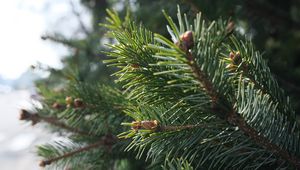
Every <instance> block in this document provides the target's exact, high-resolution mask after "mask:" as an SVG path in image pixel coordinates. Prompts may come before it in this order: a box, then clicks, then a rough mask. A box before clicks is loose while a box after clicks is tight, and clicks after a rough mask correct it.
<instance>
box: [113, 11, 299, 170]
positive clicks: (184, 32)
mask: <svg viewBox="0 0 300 170" xmlns="http://www.w3.org/2000/svg"><path fill="white" fill-rule="evenodd" d="M165 15H166V14H165ZM185 17H186V16H185ZM200 17H201V15H200V14H197V17H196V19H195V20H194V26H192V25H190V24H189V23H188V20H187V19H186V18H185V19H182V18H181V14H180V12H179V13H178V21H179V28H178V27H177V26H176V24H175V23H174V22H173V20H172V19H171V18H170V17H169V16H167V15H166V18H167V20H168V22H169V25H170V26H167V29H168V32H169V33H170V35H171V37H172V40H173V42H171V41H170V40H168V39H167V38H165V37H163V36H161V35H158V34H154V42H153V41H151V40H150V41H149V42H148V45H147V44H146V46H145V44H144V43H145V42H144V41H143V42H142V43H141V40H143V37H145V36H146V35H145V33H144V32H142V31H140V30H139V29H136V28H137V27H134V26H133V27H131V28H128V29H126V33H124V32H122V30H120V29H118V30H113V31H112V32H113V34H114V36H115V38H116V39H117V41H118V42H119V44H117V45H114V46H111V47H112V49H114V50H115V51H113V52H111V53H110V55H111V56H112V57H116V58H115V59H112V60H110V61H109V62H110V63H112V64H111V65H115V66H120V67H121V68H122V70H120V71H119V72H118V73H116V74H115V75H117V76H119V81H120V82H123V83H125V85H124V87H126V88H127V90H126V91H128V92H129V93H130V94H131V95H132V96H134V97H133V99H138V100H139V101H144V102H145V103H147V104H150V106H149V110H147V109H136V110H133V111H134V112H136V113H129V115H130V116H132V117H133V118H134V119H135V120H144V121H145V120H162V122H164V124H168V123H166V122H170V121H171V122H172V124H181V125H179V126H173V125H172V126H165V131H164V130H161V131H159V129H160V128H159V127H163V126H159V125H157V123H155V122H154V121H145V122H143V121H141V122H134V124H132V125H131V126H132V129H133V131H131V132H129V133H128V134H127V135H125V137H133V142H132V143H131V144H130V145H129V146H128V150H130V149H131V148H133V147H136V148H138V150H139V151H138V155H139V156H141V154H142V153H143V151H144V150H145V149H146V147H145V146H147V145H148V146H150V147H151V148H150V150H149V151H148V153H147V154H148V157H152V158H153V159H154V160H155V159H157V158H158V157H159V155H161V154H163V153H162V152H163V151H161V149H162V148H163V150H165V151H164V154H165V155H166V157H170V155H174V156H172V158H175V157H176V156H179V157H180V156H182V157H183V158H184V160H188V159H190V160H189V161H191V163H196V162H193V159H199V160H200V162H199V163H198V165H197V166H196V168H197V167H199V165H203V164H204V163H205V162H207V161H208V160H209V159H210V161H211V162H210V166H209V169H212V168H213V167H214V166H216V165H217V164H218V163H220V165H218V166H220V167H223V166H224V167H225V169H226V168H229V167H233V168H237V167H239V168H243V167H247V168H260V167H261V166H267V165H274V166H275V164H276V162H277V163H278V164H276V165H278V166H279V167H284V166H285V167H289V166H290V165H293V166H294V167H296V168H298V167H299V158H297V155H298V153H297V150H298V148H299V147H298V146H297V144H298V143H299V142H298V140H299V139H298V137H297V134H298V133H295V134H293V133H292V132H294V131H295V129H297V128H298V126H297V125H296V123H295V122H291V124H289V123H290V122H288V121H286V120H287V119H286V117H285V116H283V115H282V114H280V113H279V112H278V111H277V110H276V109H277V104H276V103H274V102H273V101H272V100H271V99H270V98H269V95H268V94H267V92H268V91H269V90H270V89H269V86H268V88H267V89H266V90H265V91H266V93H265V94H264V93H263V94H262V93H258V92H259V90H257V89H256V88H257V85H254V86H255V88H252V86H251V85H252V84H253V83H249V84H247V82H249V78H245V77H242V79H241V80H238V79H236V77H235V74H231V73H230V72H228V71H227V70H226V68H225V63H223V62H222V60H221V58H220V55H221V54H222V53H223V51H225V49H226V48H224V46H222V43H228V37H232V35H231V31H229V32H230V35H229V34H228V29H226V25H225V24H224V22H222V21H218V22H212V23H211V24H210V25H206V24H205V22H204V21H202V20H201V18H200ZM184 21H185V23H184ZM112 25H113V23H112ZM227 25H228V24H227ZM231 25H233V24H231ZM110 27H111V28H112V27H113V26H110ZM193 34H194V35H193ZM136 35H137V36H136ZM150 37H151V34H150ZM194 44H195V47H194V46H193V45H194ZM144 47H145V48H144ZM251 52H252V51H251V50H250V51H245V53H247V54H248V55H249V54H251ZM149 55H150V56H152V58H151V57H149ZM241 55H243V52H241ZM250 56H251V55H250ZM233 58H234V59H233V60H234V62H235V64H236V65H237V64H239V63H240V59H239V58H238V57H236V56H233ZM253 60H254V61H255V62H259V61H260V60H259V59H257V58H254V59H253ZM132 65H138V68H135V69H132V68H131V66H132ZM258 67H259V68H262V69H267V68H268V67H267V66H266V65H263V64H262V65H260V66H258ZM262 71H263V70H262ZM251 74H254V75H255V74H257V75H258V76H261V77H260V78H263V79H268V78H269V77H270V74H265V73H261V72H260V73H258V72H257V73H255V72H253V73H251ZM263 79H258V80H259V81H258V83H257V84H260V81H261V80H262V81H263ZM255 80H256V79H255ZM272 81H273V80H272ZM243 83H245V84H247V87H244V86H243V85H242V84H243ZM263 83H266V84H268V83H269V82H263ZM199 85H200V86H199ZM272 85H274V84H271V86H272ZM275 85H276V83H275ZM241 86H243V87H241ZM271 86H270V87H271ZM175 87H176V88H175ZM264 87H267V86H264ZM277 89H278V88H276V90H277ZM274 94H276V92H275V93H274ZM136 96H138V97H136ZM198 96H199V97H198ZM275 97H278V96H276V95H275ZM280 97H281V96H280V95H279V98H280ZM180 101H181V102H182V103H183V104H182V105H177V104H178V103H180ZM160 102H161V103H160ZM208 103H209V104H211V105H210V107H207V108H206V107H203V106H204V105H205V104H208ZM160 104H161V105H165V106H166V107H167V106H170V107H169V109H167V111H166V110H160V109H157V108H158V107H159V106H160ZM169 104H170V105H169ZM172 104H173V105H174V107H173V106H172ZM137 107H138V108H139V107H141V108H142V107H144V106H143V105H142V103H141V106H137ZM167 108H168V107H167ZM172 108H176V109H172ZM151 109H152V110H151ZM154 110H157V114H155V113H153V112H154ZM184 110H185V111H184ZM169 112H173V113H169ZM269 112H270V113H269ZM183 113H184V114H187V115H188V114H191V115H190V116H189V117H188V118H190V117H192V116H195V119H190V120H188V121H187V120H185V118H186V116H183ZM168 115H170V117H168ZM209 116H211V118H212V120H214V121H216V120H221V121H223V123H224V125H225V127H222V128H219V127H214V128H215V129H213V130H212V129H210V128H205V127H201V126H199V127H196V126H195V125H192V124H198V123H199V120H203V121H201V123H203V124H205V123H209V124H210V123H212V122H210V119H207V117H209ZM196 117H197V118H200V119H198V120H197V119H196ZM192 122H195V123H192ZM201 123H199V124H201ZM212 124H213V123H212ZM268 126H271V127H268ZM226 127H227V128H226ZM286 127H291V129H290V130H287V129H289V128H286ZM202 128H204V129H202ZM161 129H164V128H161ZM184 129H188V130H190V129H193V131H194V133H192V132H191V133H189V131H181V130H184ZM200 129H201V131H200ZM137 130H138V131H140V133H135V131H137ZM144 130H145V131H144ZM202 130H204V131H202ZM157 131H158V132H161V133H155V132H157ZM165 132H166V133H165ZM149 133H150V134H149ZM234 133H235V134H234ZM145 134H146V135H145ZM191 134H193V135H194V134H195V135H196V136H195V138H193V139H185V138H186V137H187V138H189V137H190V136H189V135H191ZM220 134H223V135H221V136H222V137H220V136H219V135H220ZM278 134H279V135H280V138H278V137H277V136H276V135H278ZM277 138H278V139H277ZM212 139H221V141H222V140H225V141H226V142H228V144H226V145H225V144H223V143H220V142H218V140H212ZM287 139H290V140H291V142H286V140H287ZM176 140H182V141H179V142H174V141H176ZM189 141H193V142H194V141H195V142H196V141H203V142H201V145H200V146H199V145H193V144H190V145H189V144H188V143H189ZM169 144H171V146H170V147H167V148H165V147H166V146H168V145H169ZM161 145H162V146H161ZM164 146H165V147H164ZM293 148H295V149H296V151H293ZM194 149H196V151H193V150H194ZM190 152H192V153H193V156H191V154H190ZM260 152H261V153H262V154H261V155H260V154H259V153H260ZM181 153H182V154H181ZM206 153H209V156H207V157H205V158H204V157H203V156H202V157H201V155H205V154H206ZM218 153H219V154H220V156H218ZM234 153H236V154H237V155H239V156H240V157H239V156H232V154H234ZM157 154H159V155H157ZM139 156H138V157H139ZM195 157H196V158H195ZM225 159H230V162H227V165H224V164H225V163H224V160H225ZM235 159H239V160H238V162H233V161H234V160H235ZM247 161H250V162H251V163H250V164H245V163H246V162H247ZM287 163H289V164H290V165H289V164H287Z"/></svg>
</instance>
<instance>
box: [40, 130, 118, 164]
mask: <svg viewBox="0 0 300 170" xmlns="http://www.w3.org/2000/svg"><path fill="white" fill-rule="evenodd" d="M116 140H117V139H116V137H114V136H112V135H107V136H103V137H102V138H101V139H100V140H99V141H98V142H96V143H93V144H90V145H88V146H86V147H83V148H80V149H77V150H74V151H71V152H68V153H65V154H63V155H61V156H58V157H55V158H51V159H47V160H43V161H41V163H40V166H41V167H45V166H47V165H50V164H51V163H53V162H56V161H58V160H61V159H65V158H68V157H71V156H73V155H75V154H78V153H81V152H86V151H89V150H91V149H94V148H97V147H100V146H111V145H113V144H114V143H115V142H116Z"/></svg>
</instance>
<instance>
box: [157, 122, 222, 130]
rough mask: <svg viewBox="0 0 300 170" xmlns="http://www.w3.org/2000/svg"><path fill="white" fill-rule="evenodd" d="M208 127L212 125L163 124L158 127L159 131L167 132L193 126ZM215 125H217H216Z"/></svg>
mask: <svg viewBox="0 0 300 170" xmlns="http://www.w3.org/2000/svg"><path fill="white" fill-rule="evenodd" d="M199 127H200V128H208V127H210V125H207V124H198V125H180V126H171V125H161V126H159V127H158V128H157V131H159V132H166V131H177V130H187V129H193V128H199ZM213 127H216V125H214V126H213Z"/></svg>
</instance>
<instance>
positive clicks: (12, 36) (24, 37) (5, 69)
mask: <svg viewBox="0 0 300 170" xmlns="http://www.w3.org/2000/svg"><path fill="white" fill-rule="evenodd" d="M73 1H74V4H75V5H76V4H77V6H78V0H73ZM78 8H79V6H78ZM70 15H73V14H72V12H71V8H70V0H9V1H0V23H1V24H0V75H1V76H2V77H4V78H9V79H15V78H17V77H19V76H20V75H21V74H22V73H23V72H24V71H26V70H27V69H28V68H29V67H30V65H32V64H36V63H37V62H41V63H44V64H47V65H50V66H53V67H59V65H60V62H59V57H61V56H62V55H63V54H65V53H66V49H64V48H62V47H60V46H58V45H54V44H53V43H50V42H47V41H43V40H41V38H40V37H41V35H43V34H44V33H45V32H53V31H55V30H56V31H60V30H62V32H65V33H70V30H71V32H72V30H73V32H74V28H76V24H77V20H75V19H74V18H76V17H74V16H72V18H73V20H70ZM68 17H69V18H68ZM70 36H71V35H70Z"/></svg>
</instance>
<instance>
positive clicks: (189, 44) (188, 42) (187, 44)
mask: <svg viewBox="0 0 300 170" xmlns="http://www.w3.org/2000/svg"><path fill="white" fill-rule="evenodd" d="M179 38H180V42H176V45H177V46H178V47H179V48H180V49H182V50H183V51H188V50H190V49H192V48H193V46H194V38H193V32H192V31H186V32H185V33H183V34H182V35H180V37H179Z"/></svg>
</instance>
